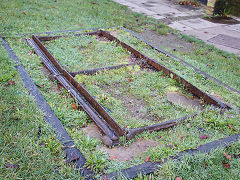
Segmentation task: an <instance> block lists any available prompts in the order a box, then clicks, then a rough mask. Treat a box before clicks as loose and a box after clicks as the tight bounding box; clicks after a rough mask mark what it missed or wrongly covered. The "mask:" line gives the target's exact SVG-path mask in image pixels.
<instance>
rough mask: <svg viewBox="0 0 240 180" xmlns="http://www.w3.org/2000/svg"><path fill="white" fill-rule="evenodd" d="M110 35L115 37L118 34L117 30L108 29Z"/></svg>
mask: <svg viewBox="0 0 240 180" xmlns="http://www.w3.org/2000/svg"><path fill="white" fill-rule="evenodd" d="M109 32H110V34H111V35H113V36H115V37H117V36H118V32H117V31H109Z"/></svg>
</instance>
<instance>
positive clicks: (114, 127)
mask: <svg viewBox="0 0 240 180" xmlns="http://www.w3.org/2000/svg"><path fill="white" fill-rule="evenodd" d="M28 42H29V44H30V45H31V46H33V47H34V49H35V51H36V52H37V53H38V54H39V55H40V56H41V57H42V60H43V63H44V64H45V66H46V67H47V68H48V69H49V70H50V71H51V72H52V73H53V75H54V76H55V78H56V79H57V80H58V81H59V82H60V83H61V84H62V85H63V87H65V88H66V89H67V90H68V92H69V93H70V94H71V95H72V96H73V97H74V98H75V99H76V100H77V101H78V103H79V105H80V106H81V108H83V109H84V111H86V112H87V114H88V115H89V117H90V118H91V119H92V120H93V121H94V122H95V123H96V124H97V126H98V127H99V128H100V129H101V130H102V132H103V133H104V134H106V135H107V136H108V137H109V138H110V139H111V140H112V141H117V140H118V139H119V136H122V135H123V134H124V130H123V129H122V128H121V127H120V126H119V125H118V123H117V122H115V121H114V120H113V119H112V118H111V116H110V115H109V114H108V113H107V112H106V111H105V110H104V109H103V108H102V106H101V105H100V104H98V102H97V101H96V100H95V99H94V98H93V97H92V96H90V94H89V93H88V92H87V91H86V90H85V89H84V88H83V87H82V86H81V85H80V84H79V83H78V82H77V81H75V80H74V79H73V77H72V76H71V75H70V74H69V73H68V72H67V71H66V70H64V69H63V68H62V67H61V65H60V64H58V62H57V61H56V60H55V59H54V57H53V56H52V55H51V54H50V53H49V52H48V51H47V49H46V48H45V47H44V46H43V45H42V44H41V42H40V41H39V40H38V38H37V37H35V36H33V38H32V40H28ZM79 92H80V93H79ZM82 96H84V97H85V100H84V98H83V97H82ZM89 101H90V102H89ZM106 117H107V118H108V119H107V120H106Z"/></svg>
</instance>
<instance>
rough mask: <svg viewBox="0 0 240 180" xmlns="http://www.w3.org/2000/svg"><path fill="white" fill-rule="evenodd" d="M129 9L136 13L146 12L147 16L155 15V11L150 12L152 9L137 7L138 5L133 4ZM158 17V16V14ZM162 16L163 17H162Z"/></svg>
mask: <svg viewBox="0 0 240 180" xmlns="http://www.w3.org/2000/svg"><path fill="white" fill-rule="evenodd" d="M131 9H132V10H133V11H135V12H138V13H143V14H146V15H149V16H153V15H155V14H156V13H155V12H152V11H149V10H147V9H145V8H142V7H138V6H135V7H131ZM159 17H160V16H159ZM163 18H164V17H163Z"/></svg>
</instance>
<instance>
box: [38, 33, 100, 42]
mask: <svg viewBox="0 0 240 180" xmlns="http://www.w3.org/2000/svg"><path fill="white" fill-rule="evenodd" d="M99 33H100V32H99V31H92V32H86V33H77V34H72V36H86V35H98V34H99ZM62 37H69V35H59V36H37V38H38V39H39V40H40V41H41V42H43V41H51V40H54V39H59V38H62Z"/></svg>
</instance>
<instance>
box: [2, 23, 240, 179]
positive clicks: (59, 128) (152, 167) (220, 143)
mask: <svg viewBox="0 0 240 180" xmlns="http://www.w3.org/2000/svg"><path fill="white" fill-rule="evenodd" d="M97 29H100V28H97ZM122 29H125V30H128V29H126V28H122ZM84 30H86V29H82V30H79V31H84ZM87 30H88V29H87ZM90 30H91V29H90ZM67 31H68V30H67ZM76 31H78V30H76ZM129 31H130V30H129ZM58 32H60V31H55V32H51V34H53V33H58ZM61 32H63V31H61ZM36 34H38V33H36ZM0 38H1V40H2V45H3V47H4V48H5V50H6V51H7V52H8V55H9V57H10V58H11V59H12V60H13V61H14V62H15V63H17V64H18V65H17V66H15V68H16V69H17V70H18V71H19V73H20V75H21V77H22V80H23V82H24V84H25V86H26V88H27V89H28V91H29V92H30V94H31V95H32V96H33V97H34V99H35V101H36V102H37V103H38V107H39V109H41V110H42V111H43V112H44V114H45V118H46V121H47V122H48V123H49V124H50V125H51V126H52V128H53V129H54V130H55V133H56V134H57V138H58V139H59V141H61V142H62V143H63V145H64V146H66V149H64V151H65V153H66V156H67V158H68V159H69V160H71V159H74V158H75V157H79V159H78V160H77V161H76V163H75V167H76V169H78V170H79V171H80V174H81V175H82V176H83V177H84V178H85V179H93V176H94V173H93V172H92V171H91V170H89V169H87V168H84V167H83V166H84V164H85V162H86V159H85V158H84V156H83V154H82V153H81V152H80V151H79V150H78V149H77V148H76V147H73V148H71V147H72V146H74V143H73V141H72V139H71V138H70V136H69V135H68V133H67V132H66V130H65V128H64V127H63V125H62V124H61V122H60V120H59V119H58V118H57V117H56V115H55V114H54V112H53V111H52V109H51V108H50V106H49V105H48V103H47V102H46V100H45V99H44V97H43V95H42V94H41V92H40V91H39V90H38V88H37V86H36V85H35V83H34V82H33V80H32V79H31V77H30V76H29V74H28V73H27V71H26V69H25V68H24V67H23V66H22V65H20V64H21V62H20V60H19V59H18V57H17V56H16V54H15V53H14V52H13V51H12V49H11V47H10V45H9V44H8V43H7V42H6V41H5V39H4V37H2V36H0ZM140 40H142V39H140ZM142 41H143V40H142ZM145 43H146V42H145ZM239 139H240V134H235V135H232V136H229V137H226V138H222V139H220V140H216V141H213V142H210V143H207V144H203V145H200V146H198V147H196V148H193V149H188V150H186V151H183V152H180V153H178V155H177V156H175V157H172V158H171V159H176V160H180V159H181V158H182V157H183V156H184V155H187V154H189V155H195V154H198V153H209V152H211V151H212V150H214V149H217V148H219V147H227V146H229V145H231V144H232V143H234V142H236V141H238V140H239ZM70 162H71V161H70ZM161 165H163V162H155V163H152V162H146V163H143V164H140V165H138V166H133V167H130V168H127V169H124V170H122V171H120V172H115V173H110V174H106V175H104V177H103V178H104V179H118V178H121V177H126V178H128V179H132V178H136V177H137V176H138V175H140V174H142V175H147V174H150V173H153V172H154V171H156V170H158V169H159V168H160V167H161Z"/></svg>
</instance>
